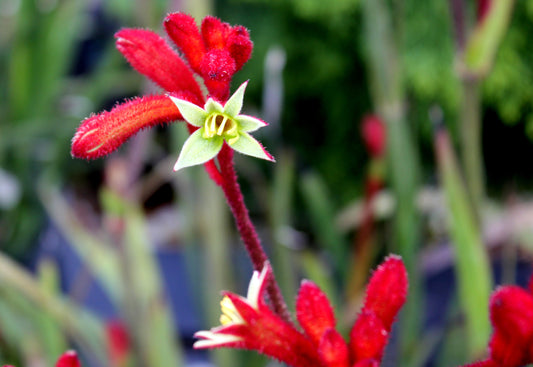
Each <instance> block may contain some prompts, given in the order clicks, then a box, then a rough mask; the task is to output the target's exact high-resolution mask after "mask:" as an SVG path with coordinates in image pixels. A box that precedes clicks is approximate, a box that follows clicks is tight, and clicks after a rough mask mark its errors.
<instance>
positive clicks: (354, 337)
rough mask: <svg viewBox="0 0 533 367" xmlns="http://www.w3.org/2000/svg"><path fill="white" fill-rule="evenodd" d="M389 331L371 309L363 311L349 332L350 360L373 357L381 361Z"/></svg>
mask: <svg viewBox="0 0 533 367" xmlns="http://www.w3.org/2000/svg"><path fill="white" fill-rule="evenodd" d="M388 337H389V333H388V332H387V330H386V329H385V327H384V325H383V323H382V322H381V320H380V319H379V317H378V316H377V315H376V314H375V313H374V312H372V311H363V312H362V313H361V314H360V315H359V317H358V318H357V320H356V321H355V324H354V325H353V328H352V331H351V332H350V351H351V353H352V360H354V361H360V360H364V359H367V358H368V359H375V360H377V361H381V357H382V356H383V352H384V350H385V346H386V345H387V340H388Z"/></svg>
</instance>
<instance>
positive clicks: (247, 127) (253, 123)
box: [235, 115, 268, 132]
mask: <svg viewBox="0 0 533 367" xmlns="http://www.w3.org/2000/svg"><path fill="white" fill-rule="evenodd" d="M235 120H236V121H237V123H238V124H239V129H240V131H246V132H252V131H255V130H257V129H259V128H261V127H264V126H267V125H268V124H267V123H266V122H264V121H262V120H259V119H258V118H255V117H252V116H248V115H239V116H238V117H236V118H235Z"/></svg>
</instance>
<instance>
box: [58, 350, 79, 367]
mask: <svg viewBox="0 0 533 367" xmlns="http://www.w3.org/2000/svg"><path fill="white" fill-rule="evenodd" d="M80 366H81V363H80V360H79V359H78V354H77V353H76V352H75V351H74V350H69V351H66V352H65V353H63V354H62V355H61V356H60V357H59V359H58V360H57V362H56V367H80Z"/></svg>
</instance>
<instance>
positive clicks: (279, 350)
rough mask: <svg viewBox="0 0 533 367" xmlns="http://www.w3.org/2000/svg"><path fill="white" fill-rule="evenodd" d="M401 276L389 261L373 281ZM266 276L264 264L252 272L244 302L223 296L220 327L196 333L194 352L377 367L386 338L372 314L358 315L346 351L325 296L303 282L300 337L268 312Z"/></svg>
mask: <svg viewBox="0 0 533 367" xmlns="http://www.w3.org/2000/svg"><path fill="white" fill-rule="evenodd" d="M398 262H399V263H400V264H401V266H398ZM384 272H385V273H386V274H383V273H384ZM389 273H390V274H389ZM403 273H405V268H404V267H403V264H402V262H401V259H400V258H398V257H394V256H391V257H389V258H388V259H387V260H386V262H385V264H384V265H382V266H380V268H379V269H378V270H377V271H376V274H375V276H377V277H378V281H380V279H379V278H380V277H381V278H383V277H385V278H388V277H389V276H392V274H396V275H397V276H398V277H400V278H402V276H403V275H402V274H403ZM270 274H271V269H270V266H269V265H268V262H267V263H266V264H265V267H264V268H263V270H262V271H261V273H260V274H259V272H258V271H256V272H254V275H253V276H252V280H251V281H250V286H249V288H248V295H247V297H246V298H243V297H241V296H238V295H236V294H233V293H225V297H224V299H223V301H222V302H221V305H222V312H223V315H222V317H221V319H220V320H221V323H222V326H219V327H217V328H214V329H211V330H209V331H200V332H198V333H196V334H195V336H196V337H198V338H200V339H202V340H199V341H197V342H196V343H195V345H194V347H195V348H216V347H230V348H244V349H250V350H256V351H258V352H260V353H263V354H265V355H267V356H270V357H272V358H275V359H278V360H280V361H283V362H285V363H286V364H287V365H289V366H293V367H300V366H305V367H350V366H352V367H377V366H378V365H379V362H380V360H381V357H382V355H383V352H384V348H385V345H386V344H387V339H388V335H389V333H388V331H387V330H385V327H384V325H383V322H382V320H381V319H380V318H379V317H378V316H377V315H376V313H374V311H372V310H364V311H363V312H362V314H361V315H360V316H359V318H358V320H357V321H356V323H355V324H354V327H353V329H352V332H351V334H350V343H349V345H348V344H347V343H346V342H345V341H344V339H343V338H342V336H341V335H340V334H339V333H338V332H337V331H336V330H335V317H334V314H333V309H332V308H331V305H330V303H329V301H328V299H327V298H326V296H325V294H324V293H323V292H322V291H321V290H320V289H319V288H318V287H317V286H316V285H315V284H314V283H312V282H311V281H303V282H302V285H301V287H300V290H299V292H298V298H297V300H296V315H297V318H298V322H299V323H300V325H301V326H302V328H303V330H304V332H305V335H304V334H302V333H301V332H299V331H298V330H296V329H295V328H294V327H293V326H292V325H291V324H290V323H289V322H287V321H285V320H283V319H281V318H280V317H279V316H278V315H276V314H274V312H273V311H272V310H271V309H270V308H269V307H268V306H267V304H266V302H265V300H264V293H265V289H266V281H267V280H268V278H269V276H270ZM380 274H381V275H380ZM376 297H378V296H376ZM380 297H382V302H385V303H386V302H388V301H389V299H388V297H387V295H384V294H381V293H380ZM394 307H396V306H394Z"/></svg>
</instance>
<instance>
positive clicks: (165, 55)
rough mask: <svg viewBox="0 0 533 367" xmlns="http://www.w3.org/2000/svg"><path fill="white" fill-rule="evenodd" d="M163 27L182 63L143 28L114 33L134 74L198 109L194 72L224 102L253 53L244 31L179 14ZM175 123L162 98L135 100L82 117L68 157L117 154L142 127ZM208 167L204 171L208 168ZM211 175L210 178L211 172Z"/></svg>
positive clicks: (174, 109) (171, 105) (166, 100)
mask: <svg viewBox="0 0 533 367" xmlns="http://www.w3.org/2000/svg"><path fill="white" fill-rule="evenodd" d="M164 24H165V29H166V31H167V34H168V36H169V37H170V38H171V40H172V41H173V42H174V43H175V45H176V46H177V47H178V49H179V50H180V51H181V53H182V55H183V57H184V59H182V58H181V57H180V55H178V53H177V52H176V51H174V50H173V49H172V48H171V46H169V45H168V44H167V43H166V41H165V40H164V39H163V38H162V37H160V36H159V35H158V34H156V33H154V32H152V31H150V30H145V29H123V30H121V31H119V32H117V34H116V35H115V37H116V39H117V40H116V46H117V48H118V50H119V51H120V52H121V53H122V54H123V55H124V57H125V58H126V59H127V60H128V61H129V63H130V64H131V65H132V66H133V67H134V68H135V69H136V70H137V71H138V72H140V73H141V74H144V75H145V76H147V77H148V78H150V79H151V80H152V81H153V82H155V83H156V84H157V85H159V86H160V87H161V88H162V89H163V90H165V91H166V92H167V93H169V94H170V95H172V96H174V97H176V98H180V99H184V100H187V101H190V102H192V103H194V104H197V105H199V106H203V104H204V103H205V101H206V98H205V97H204V95H203V94H202V91H201V88H200V86H199V84H198V83H197V81H196V79H195V77H194V74H193V71H194V72H195V73H197V74H198V75H199V76H200V77H201V78H202V79H203V82H204V84H205V87H206V88H207V90H208V93H209V95H210V97H211V98H213V99H215V100H218V101H220V102H224V101H226V99H227V98H228V97H229V89H230V88H229V87H230V82H231V79H232V77H233V75H234V74H235V73H236V72H237V71H238V70H239V69H240V68H241V67H242V66H243V65H244V63H246V61H248V59H249V58H250V55H251V52H252V48H253V44H252V41H251V40H250V37H249V34H248V31H247V30H246V28H244V27H242V26H235V27H232V26H230V25H229V24H227V23H223V22H222V21H220V20H219V19H217V18H214V17H211V16H208V17H205V18H204V20H203V22H202V25H201V29H199V28H198V27H197V25H196V23H195V20H194V18H192V17H191V16H189V15H186V14H183V13H173V14H169V15H168V16H167V18H166V19H165V23H164ZM191 69H192V70H191ZM180 119H183V117H182V115H181V113H180V111H179V110H178V108H177V107H176V105H175V104H174V103H173V102H172V101H171V99H170V98H169V97H168V96H167V95H155V96H145V97H140V98H134V99H132V100H129V101H126V102H124V103H122V104H119V105H117V106H116V107H115V108H113V109H112V110H111V111H104V112H102V113H99V114H97V115H93V116H90V117H88V118H87V119H85V120H84V121H83V122H82V123H81V125H80V127H79V128H78V130H77V132H76V134H75V136H74V138H73V139H72V150H71V153H72V155H73V156H75V157H78V158H85V159H94V158H98V157H101V156H104V155H107V154H109V153H111V152H113V151H114V150H116V149H117V148H118V147H119V146H120V145H122V144H123V143H124V142H125V141H126V140H127V139H129V138H130V137H131V136H132V135H134V134H135V133H137V132H138V131H139V130H141V129H144V128H147V127H151V126H155V125H158V124H164V123H169V122H172V121H175V120H180ZM188 126H189V128H190V129H191V130H194V127H193V126H190V125H188ZM211 163H212V162H211ZM207 168H208V171H209V164H207ZM211 171H213V172H211V174H214V168H211Z"/></svg>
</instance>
